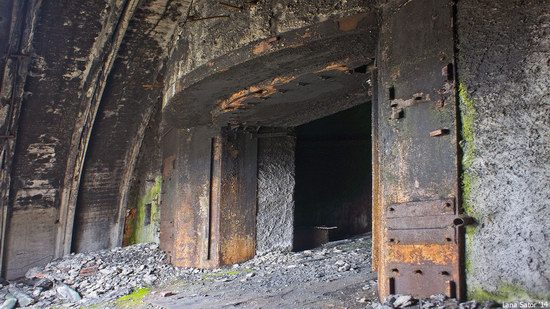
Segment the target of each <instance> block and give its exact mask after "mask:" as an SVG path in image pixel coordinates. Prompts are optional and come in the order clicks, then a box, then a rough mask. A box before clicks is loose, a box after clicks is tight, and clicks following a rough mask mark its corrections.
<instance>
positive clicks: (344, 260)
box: [0, 234, 497, 309]
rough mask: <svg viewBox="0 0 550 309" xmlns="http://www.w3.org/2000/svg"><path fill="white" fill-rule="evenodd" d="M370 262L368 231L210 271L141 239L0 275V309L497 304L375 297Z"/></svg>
mask: <svg viewBox="0 0 550 309" xmlns="http://www.w3.org/2000/svg"><path fill="white" fill-rule="evenodd" d="M370 261H371V237H370V235H369V234H367V235H363V236H360V237H356V238H353V239H348V240H342V241H336V242H331V243H328V244H325V245H323V246H321V247H319V248H315V249H312V250H305V251H302V252H270V253H266V254H263V255H258V256H256V257H255V258H254V259H252V260H250V261H247V262H244V263H241V264H240V265H233V266H229V267H224V268H218V269H210V270H200V269H193V268H177V267H173V266H171V265H169V264H167V261H166V255H165V254H164V253H163V252H162V251H161V250H160V249H159V248H158V245H157V244H138V245H133V246H129V247H125V248H116V249H113V250H106V251H98V252H91V253H85V254H84V253H79V254H73V255H70V256H67V257H65V258H63V259H59V260H54V261H52V262H50V263H49V264H48V265H46V266H45V267H40V268H33V269H31V270H29V271H28V272H27V275H26V278H22V279H19V280H15V281H12V282H7V281H4V282H0V283H1V284H2V286H3V287H2V288H1V289H0V308H1V309H4V308H14V307H27V306H28V307H34V308H51V307H63V308H81V307H88V306H95V307H96V308H114V307H120V306H119V305H121V302H120V301H121V300H130V301H131V302H130V305H128V304H127V305H126V307H131V308H134V307H143V308H145V307H146V308H182V307H184V308H222V307H228V306H229V307H231V306H239V308H260V307H261V308H287V307H291V308H318V307H330V306H332V307H336V308H339V307H343V308H377V309H378V308H379V309H386V308H434V309H435V308H459V309H482V308H495V307H497V305H496V304H494V303H476V302H466V303H460V304H459V303H458V302H457V301H456V300H454V299H448V298H446V297H444V296H443V295H436V296H433V297H431V298H429V299H422V300H416V299H414V298H412V297H410V296H406V295H391V296H390V297H388V298H387V299H386V301H385V302H384V303H382V304H380V303H378V302H377V301H376V299H377V295H376V291H377V281H376V274H375V273H373V272H372V270H371V264H370ZM125 295H126V296H125ZM122 307H124V306H122Z"/></svg>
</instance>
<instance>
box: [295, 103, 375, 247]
mask: <svg viewBox="0 0 550 309" xmlns="http://www.w3.org/2000/svg"><path fill="white" fill-rule="evenodd" d="M296 136H297V142H296V189H295V212H294V216H295V217H294V229H295V234H294V239H293V250H294V251H300V250H306V249H310V248H314V247H317V246H319V245H322V244H323V243H326V242H328V241H335V240H341V239H345V238H349V237H352V236H354V235H358V234H363V233H366V232H369V231H370V230H371V200H372V186H371V171H372V167H371V161H372V160H371V105H370V103H365V104H361V105H358V106H355V107H353V108H350V109H347V110H344V111H341V112H338V113H336V114H333V115H330V116H327V117H324V118H321V119H318V120H315V121H312V122H309V123H306V124H304V125H301V126H298V127H296Z"/></svg>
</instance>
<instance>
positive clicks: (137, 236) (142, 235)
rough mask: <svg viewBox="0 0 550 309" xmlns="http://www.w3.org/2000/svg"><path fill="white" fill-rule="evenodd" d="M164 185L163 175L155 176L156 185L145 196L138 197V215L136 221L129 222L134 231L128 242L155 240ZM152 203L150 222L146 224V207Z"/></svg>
mask: <svg viewBox="0 0 550 309" xmlns="http://www.w3.org/2000/svg"><path fill="white" fill-rule="evenodd" d="M161 186H162V177H161V176H158V177H156V178H155V183H154V185H153V186H152V187H151V188H149V189H148V190H147V192H146V193H145V195H144V196H142V197H140V198H138V200H137V205H136V206H135V207H136V217H135V218H134V222H131V223H129V225H130V226H131V230H132V233H131V235H130V237H129V240H128V244H137V243H144V242H153V241H155V239H154V238H155V230H156V229H157V227H158V224H159V222H160V221H159V220H160V218H159V216H160V212H159V205H158V201H159V195H160V189H161ZM147 205H151V218H150V219H151V220H150V224H148V225H145V216H146V207H147Z"/></svg>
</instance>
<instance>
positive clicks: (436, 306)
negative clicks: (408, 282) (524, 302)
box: [372, 294, 502, 309]
mask: <svg viewBox="0 0 550 309" xmlns="http://www.w3.org/2000/svg"><path fill="white" fill-rule="evenodd" d="M372 308H373V309H394V308H408V309H416V308H418V309H490V308H502V306H501V305H500V304H498V303H496V302H492V301H486V302H477V301H468V302H462V303H460V302H458V301H457V300H456V299H454V298H448V297H447V296H445V295H443V294H438V295H432V296H431V297H429V298H423V299H415V298H413V297H412V296H410V295H389V296H388V297H386V299H385V300H384V303H373V304H372Z"/></svg>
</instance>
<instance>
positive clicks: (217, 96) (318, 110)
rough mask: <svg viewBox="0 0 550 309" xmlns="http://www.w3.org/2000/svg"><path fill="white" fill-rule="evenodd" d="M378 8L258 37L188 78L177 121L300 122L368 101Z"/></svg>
mask: <svg viewBox="0 0 550 309" xmlns="http://www.w3.org/2000/svg"><path fill="white" fill-rule="evenodd" d="M376 21H377V19H376V14H374V13H362V14H357V15H354V16H350V17H346V18H343V19H339V20H328V21H325V22H322V23H319V24H316V25H314V26H310V27H305V28H301V29H298V30H294V31H289V32H286V33H282V34H280V35H277V36H274V37H271V38H268V39H265V40H261V41H256V42H253V43H251V44H249V45H247V46H244V47H242V48H239V49H237V50H235V51H233V52H231V53H228V54H226V55H225V56H222V57H219V58H217V59H214V60H212V61H209V62H208V63H207V64H205V65H202V66H200V67H198V68H197V69H195V70H193V71H192V72H190V73H188V74H186V75H185V76H183V77H182V78H180V79H179V80H178V81H177V82H176V84H175V85H174V87H175V95H174V96H172V97H171V98H170V100H169V101H168V102H167V104H165V106H164V108H163V118H164V119H165V120H166V121H167V122H168V123H169V124H170V125H171V126H175V127H179V128H189V127H196V126H204V125H214V126H224V125H228V124H230V125H245V126H296V125H299V124H302V123H305V122H308V121H311V120H314V119H317V118H320V117H323V116H326V115H329V114H332V113H335V112H337V111H340V110H343V109H345V108H348V107H351V106H354V105H356V104H359V103H362V102H364V101H365V97H366V93H367V88H368V84H369V83H368V79H369V76H370V75H367V74H365V73H367V70H366V65H369V64H371V63H372V62H373V60H374V53H375V47H376V39H377V30H376V29H377V24H376Z"/></svg>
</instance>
